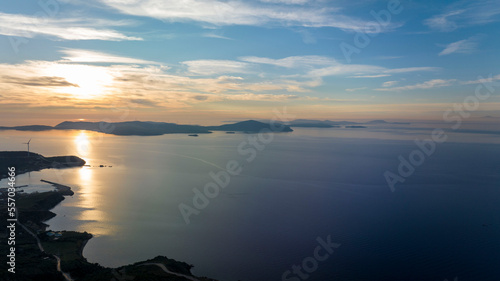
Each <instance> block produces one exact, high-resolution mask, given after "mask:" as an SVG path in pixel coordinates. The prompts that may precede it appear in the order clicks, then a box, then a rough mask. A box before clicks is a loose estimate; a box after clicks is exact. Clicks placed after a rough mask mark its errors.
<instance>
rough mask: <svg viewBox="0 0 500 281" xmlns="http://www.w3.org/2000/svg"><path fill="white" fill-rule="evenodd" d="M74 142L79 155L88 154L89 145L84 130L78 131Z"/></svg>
mask: <svg viewBox="0 0 500 281" xmlns="http://www.w3.org/2000/svg"><path fill="white" fill-rule="evenodd" d="M74 142H75V144H76V151H77V152H78V155H79V156H83V157H85V156H88V155H89V153H90V149H91V145H90V141H89V136H88V135H87V132H86V131H83V130H82V131H80V134H79V135H77V136H76V137H75V140H74Z"/></svg>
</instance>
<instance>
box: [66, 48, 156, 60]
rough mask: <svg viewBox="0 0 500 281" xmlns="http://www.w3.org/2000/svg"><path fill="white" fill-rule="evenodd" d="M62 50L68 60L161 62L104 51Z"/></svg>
mask: <svg viewBox="0 0 500 281" xmlns="http://www.w3.org/2000/svg"><path fill="white" fill-rule="evenodd" d="M60 52H61V53H63V54H65V55H66V56H63V57H62V58H63V59H64V60H66V61H68V62H78V63H82V62H91V63H130V64H159V63H157V62H154V61H148V60H141V59H135V58H128V57H120V56H115V55H111V54H107V53H103V52H96V51H90V50H82V49H63V50H61V51H60Z"/></svg>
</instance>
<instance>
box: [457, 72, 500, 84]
mask: <svg viewBox="0 0 500 281" xmlns="http://www.w3.org/2000/svg"><path fill="white" fill-rule="evenodd" d="M496 81H500V74H498V75H496V76H493V75H490V76H489V77H488V78H480V79H477V80H470V81H463V82H460V83H461V84H463V85H470V84H485V83H493V82H496Z"/></svg>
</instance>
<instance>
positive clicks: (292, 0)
mask: <svg viewBox="0 0 500 281" xmlns="http://www.w3.org/2000/svg"><path fill="white" fill-rule="evenodd" d="M260 1H261V2H263V3H282V4H287V5H304V4H306V3H307V2H309V0H260Z"/></svg>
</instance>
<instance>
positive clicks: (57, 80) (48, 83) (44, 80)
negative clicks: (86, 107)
mask: <svg viewBox="0 0 500 281" xmlns="http://www.w3.org/2000/svg"><path fill="white" fill-rule="evenodd" d="M0 81H1V82H2V83H11V84H18V85H23V86H33V87H79V86H78V85H77V84H73V83H70V82H68V81H66V79H64V78H62V77H55V76H38V77H37V76H35V77H26V78H25V77H15V76H9V75H4V76H1V77H0Z"/></svg>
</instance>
